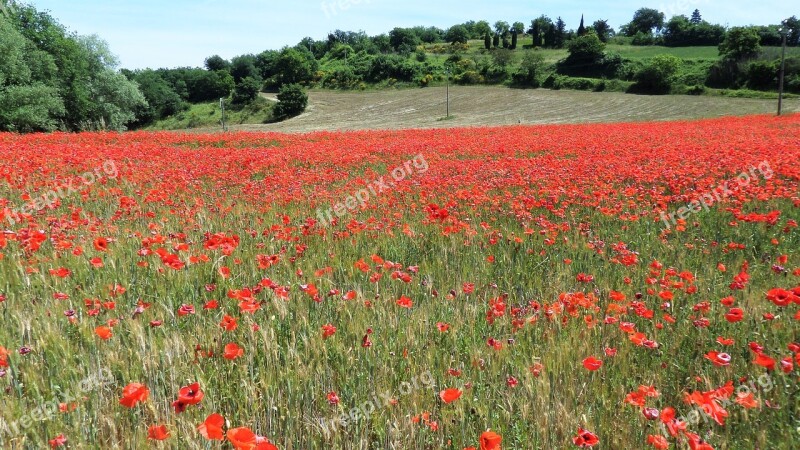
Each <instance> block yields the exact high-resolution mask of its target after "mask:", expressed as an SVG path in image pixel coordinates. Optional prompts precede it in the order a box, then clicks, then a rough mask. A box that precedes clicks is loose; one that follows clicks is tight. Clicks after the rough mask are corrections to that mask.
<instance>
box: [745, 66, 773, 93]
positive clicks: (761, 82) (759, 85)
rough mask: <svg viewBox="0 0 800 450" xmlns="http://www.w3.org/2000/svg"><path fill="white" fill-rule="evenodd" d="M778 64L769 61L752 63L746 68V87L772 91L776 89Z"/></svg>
mask: <svg viewBox="0 0 800 450" xmlns="http://www.w3.org/2000/svg"><path fill="white" fill-rule="evenodd" d="M777 78H778V64H777V63H775V62H771V61H753V62H751V63H750V64H749V65H748V67H747V87H748V88H750V89H758V90H765V91H766V90H774V89H776V88H777V87H778V82H777V81H776V79H777Z"/></svg>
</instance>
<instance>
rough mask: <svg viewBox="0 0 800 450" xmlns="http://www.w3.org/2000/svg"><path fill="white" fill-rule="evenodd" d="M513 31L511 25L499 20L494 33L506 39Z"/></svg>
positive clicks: (495, 24)
mask: <svg viewBox="0 0 800 450" xmlns="http://www.w3.org/2000/svg"><path fill="white" fill-rule="evenodd" d="M510 29H511V25H509V24H508V22H506V21H504V20H498V21H497V22H495V23H494V31H495V33H497V34H499V35H500V37H505V36H506V35H507V34H508V31H509V30H510Z"/></svg>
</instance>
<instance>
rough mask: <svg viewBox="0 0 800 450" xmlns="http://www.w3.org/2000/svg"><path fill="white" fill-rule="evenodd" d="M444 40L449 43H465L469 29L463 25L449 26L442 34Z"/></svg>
mask: <svg viewBox="0 0 800 450" xmlns="http://www.w3.org/2000/svg"><path fill="white" fill-rule="evenodd" d="M444 40H445V41H446V42H449V43H451V44H455V43H461V44H466V43H467V42H468V41H469V31H467V28H466V27H465V26H464V25H456V26H453V27H450V28H449V29H448V30H447V33H445V35H444Z"/></svg>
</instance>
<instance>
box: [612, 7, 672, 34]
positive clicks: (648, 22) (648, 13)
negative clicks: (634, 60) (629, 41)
mask: <svg viewBox="0 0 800 450" xmlns="http://www.w3.org/2000/svg"><path fill="white" fill-rule="evenodd" d="M665 20H666V16H665V15H664V13H662V12H661V11H659V10H657V9H653V8H641V9H639V10H637V11H636V12H635V13H634V14H633V19H632V20H631V21H630V23H628V24H627V25H624V26H623V27H622V34H624V35H625V36H636V34H637V33H643V34H648V35H649V34H653V31H654V30H655V31H660V30H661V28H663V27H664V21H665Z"/></svg>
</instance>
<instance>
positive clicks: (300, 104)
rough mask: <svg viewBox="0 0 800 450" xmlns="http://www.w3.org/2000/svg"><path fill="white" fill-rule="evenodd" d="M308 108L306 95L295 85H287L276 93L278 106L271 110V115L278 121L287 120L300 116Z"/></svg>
mask: <svg viewBox="0 0 800 450" xmlns="http://www.w3.org/2000/svg"><path fill="white" fill-rule="evenodd" d="M306 106H308V95H306V93H305V92H303V88H302V87H301V86H300V85H297V84H287V85H285V86H283V87H281V89H280V92H278V104H277V105H275V108H274V109H273V114H274V115H275V117H276V118H278V119H281V120H283V119H288V118H290V117H294V116H296V115H298V114H301V113H302V112H303V111H305V110H306Z"/></svg>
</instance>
